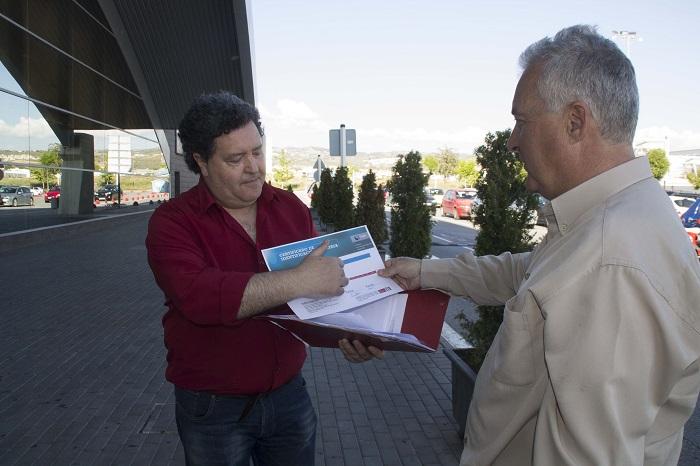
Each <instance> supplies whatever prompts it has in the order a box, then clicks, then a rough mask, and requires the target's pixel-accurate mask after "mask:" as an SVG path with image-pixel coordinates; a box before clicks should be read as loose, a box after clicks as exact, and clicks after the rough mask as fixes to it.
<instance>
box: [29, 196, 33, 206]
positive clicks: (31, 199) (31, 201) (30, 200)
mask: <svg viewBox="0 0 700 466" xmlns="http://www.w3.org/2000/svg"><path fill="white" fill-rule="evenodd" d="M29 205H30V206H34V198H33V197H30V198H29Z"/></svg>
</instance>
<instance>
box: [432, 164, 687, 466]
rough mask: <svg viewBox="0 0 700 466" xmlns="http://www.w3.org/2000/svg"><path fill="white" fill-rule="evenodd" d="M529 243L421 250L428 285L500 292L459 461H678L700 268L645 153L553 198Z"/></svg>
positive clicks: (491, 296)
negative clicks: (494, 251) (486, 252)
mask: <svg viewBox="0 0 700 466" xmlns="http://www.w3.org/2000/svg"><path fill="white" fill-rule="evenodd" d="M545 208H546V209H549V212H548V232H547V235H546V236H545V238H544V239H543V240H542V242H541V243H540V244H539V245H538V247H537V248H536V249H535V250H534V251H533V252H531V253H523V254H509V253H505V254H502V255H500V256H482V257H475V256H474V255H473V254H471V253H465V254H463V255H460V256H458V257H456V258H454V259H438V260H426V261H423V264H422V273H421V283H422V286H423V287H436V288H442V289H444V290H446V291H448V292H450V293H453V294H457V295H462V296H468V297H470V298H471V299H472V300H474V301H475V302H476V303H477V304H487V305H500V304H505V306H506V307H505V311H504V318H503V324H502V325H501V327H500V329H499V331H498V334H497V336H496V338H495V340H494V342H493V345H492V346H491V349H490V350H489V353H488V355H487V357H486V361H485V362H484V364H483V366H482V368H481V371H480V372H479V376H478V378H477V383H476V388H475V390H474V396H473V399H472V403H471V406H470V409H469V416H468V419H467V429H466V435H465V448H464V452H463V454H462V459H461V462H460V464H461V465H490V464H497V465H529V464H533V465H537V466H543V465H557V466H560V465H642V464H644V465H648V466H650V465H671V464H674V465H675V464H677V462H678V457H679V454H680V450H681V445H682V441H683V425H684V424H685V422H686V420H687V419H688V418H689V417H690V415H691V414H692V412H693V409H694V407H695V403H696V401H697V397H698V392H699V391H700V364H699V357H700V334H699V331H698V329H699V328H700V266H699V265H698V259H697V257H696V256H695V254H694V252H693V251H692V249H691V245H690V241H689V240H688V238H687V235H686V234H685V232H684V231H683V227H682V226H681V224H680V222H679V220H678V216H677V215H676V213H675V211H674V209H673V207H672V206H671V202H670V201H669V199H668V196H667V195H666V194H665V193H664V192H663V190H662V189H661V188H660V186H659V183H658V182H657V181H656V180H654V179H653V178H652V176H651V172H650V170H649V165H648V161H647V160H646V158H644V157H640V158H637V159H634V160H631V161H629V162H626V163H624V164H622V165H619V166H617V167H615V168H613V169H611V170H609V171H607V172H605V173H603V174H601V175H599V176H596V177H595V178H592V179H590V180H588V181H586V182H585V183H583V184H581V185H579V186H577V187H576V188H574V189H572V190H570V191H568V192H566V193H564V194H562V195H561V196H559V197H558V198H556V199H554V200H553V201H552V202H551V205H548V206H546V207H545Z"/></svg>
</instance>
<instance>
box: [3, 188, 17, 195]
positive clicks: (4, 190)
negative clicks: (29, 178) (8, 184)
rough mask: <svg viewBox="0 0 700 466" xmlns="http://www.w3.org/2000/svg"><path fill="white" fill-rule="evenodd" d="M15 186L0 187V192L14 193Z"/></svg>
mask: <svg viewBox="0 0 700 466" xmlns="http://www.w3.org/2000/svg"><path fill="white" fill-rule="evenodd" d="M16 192H17V188H0V193H5V194H10V193H16Z"/></svg>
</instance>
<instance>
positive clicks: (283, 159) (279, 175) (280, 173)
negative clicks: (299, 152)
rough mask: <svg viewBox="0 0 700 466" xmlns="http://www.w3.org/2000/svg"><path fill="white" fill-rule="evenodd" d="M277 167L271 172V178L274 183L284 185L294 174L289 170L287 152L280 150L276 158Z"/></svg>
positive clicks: (289, 163)
mask: <svg viewBox="0 0 700 466" xmlns="http://www.w3.org/2000/svg"><path fill="white" fill-rule="evenodd" d="M277 163H278V165H279V166H278V167H277V168H275V169H274V170H272V175H273V178H274V179H275V182H276V183H279V184H285V183H287V182H288V181H290V180H291V179H292V178H294V173H292V170H291V168H290V165H291V160H290V159H289V156H288V155H287V151H286V150H284V149H282V150H281V151H280V155H279V156H278V157H277Z"/></svg>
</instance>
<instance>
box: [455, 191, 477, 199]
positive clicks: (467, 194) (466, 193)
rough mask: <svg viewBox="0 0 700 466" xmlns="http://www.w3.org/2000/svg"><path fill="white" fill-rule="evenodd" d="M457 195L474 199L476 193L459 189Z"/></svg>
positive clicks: (461, 197)
mask: <svg viewBox="0 0 700 466" xmlns="http://www.w3.org/2000/svg"><path fill="white" fill-rule="evenodd" d="M457 197H458V198H459V199H474V195H473V194H472V193H468V192H466V191H457Z"/></svg>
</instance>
